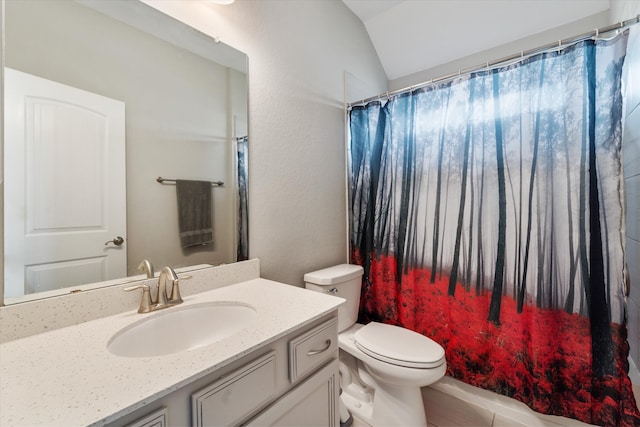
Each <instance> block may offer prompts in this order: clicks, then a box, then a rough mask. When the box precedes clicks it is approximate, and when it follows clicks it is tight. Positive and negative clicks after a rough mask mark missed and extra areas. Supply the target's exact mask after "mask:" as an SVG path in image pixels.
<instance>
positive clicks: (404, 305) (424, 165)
mask: <svg viewBox="0 0 640 427" xmlns="http://www.w3.org/2000/svg"><path fill="white" fill-rule="evenodd" d="M625 49H626V35H621V36H618V37H617V38H616V39H614V40H609V41H604V40H599V41H597V42H595V41H593V40H588V41H583V42H580V43H577V44H575V45H573V46H571V47H568V48H565V49H563V50H562V51H559V52H557V51H556V52H547V53H544V54H540V55H537V56H534V57H531V58H528V59H526V60H523V61H521V62H518V63H515V64H513V65H509V66H505V67H503V68H499V69H495V70H488V71H481V72H476V73H473V74H470V75H466V76H465V75H463V76H461V77H460V78H458V79H456V80H454V81H452V82H448V83H443V84H441V85H437V86H433V87H428V88H423V89H420V90H415V91H413V92H412V93H405V94H402V95H398V96H395V97H392V98H391V99H390V100H389V101H388V102H387V103H386V104H385V105H382V104H381V103H380V102H372V103H370V104H368V105H366V106H358V107H353V108H352V110H351V112H350V118H349V126H350V146H349V151H350V157H349V159H350V164H349V167H350V182H349V185H350V203H351V207H350V208H351V235H350V238H351V247H352V262H355V263H357V264H360V265H363V266H364V268H365V277H364V284H363V285H364V286H363V293H362V303H361V312H360V321H362V322H368V321H372V320H375V321H381V322H385V323H390V324H396V325H401V326H403V327H406V328H409V329H412V330H415V331H418V332H420V333H423V334H425V335H427V336H429V337H431V338H432V339H434V340H435V341H437V342H438V343H440V344H441V345H442V346H443V347H444V348H445V350H446V357H447V363H448V372H447V373H448V375H450V376H453V377H455V378H457V379H460V380H462V381H464V382H467V383H469V384H472V385H475V386H479V387H482V388H485V389H488V390H492V391H495V392H498V393H501V394H504V395H507V396H511V397H513V398H515V399H518V400H520V401H522V402H524V403H526V404H527V405H529V406H530V407H531V408H532V409H534V410H536V411H539V412H541V413H546V414H555V415H561V416H566V417H570V418H574V419H578V420H582V421H584V422H587V423H593V424H598V425H607V426H634V425H635V426H637V425H640V414H639V412H638V409H637V407H636V404H635V402H634V398H633V392H632V389H631V382H630V380H629V377H628V363H627V355H628V352H629V347H628V343H627V339H626V338H627V337H626V326H625V292H626V284H625V259H624V250H623V235H622V233H623V231H622V224H623V223H624V212H623V201H622V194H621V179H622V174H621V159H620V155H621V132H622V127H621V119H622V95H621V88H620V87H621V73H622V65H623V61H624V55H625Z"/></svg>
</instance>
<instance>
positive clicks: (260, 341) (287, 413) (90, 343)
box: [0, 278, 342, 426]
mask: <svg viewBox="0 0 640 427" xmlns="http://www.w3.org/2000/svg"><path fill="white" fill-rule="evenodd" d="M227 303H234V304H242V305H244V306H247V307H251V308H253V309H254V310H255V316H254V317H253V318H252V319H251V320H250V321H249V322H248V323H247V324H246V325H244V326H243V327H242V328H241V329H239V330H238V331H235V332H234V333H232V334H231V335H229V336H227V337H226V338H222V339H221V340H219V341H217V342H214V343H212V344H209V345H203V346H201V347H199V348H195V349H191V350H188V351H179V352H175V353H171V354H164V355H159V356H144V357H123V356H118V355H115V354H113V353H112V352H111V351H110V350H109V349H108V343H109V342H110V341H112V339H113V337H114V336H117V335H118V334H119V333H122V331H123V330H127V329H130V328H132V326H135V325H136V324H138V323H140V321H141V319H143V318H144V317H145V316H147V317H151V316H157V315H162V314H164V313H166V312H169V311H170V310H177V309H183V310H186V309H189V307H190V306H194V305H202V304H227ZM341 303H342V300H341V299H340V298H336V297H332V296H328V295H322V294H319V293H316V292H310V291H306V290H304V289H301V288H297V287H294V286H289V285H284V284H281V283H276V282H272V281H269V280H266V279H261V278H256V279H252V280H247V281H243V282H240V283H236V284H233V285H229V286H224V287H220V288H217V289H214V290H210V291H206V292H202V293H199V294H194V295H190V296H187V297H184V303H183V304H181V305H180V306H177V307H171V308H168V309H166V310H162V311H160V312H155V313H149V314H138V313H137V312H136V311H135V310H133V311H127V312H124V313H119V314H116V315H112V316H108V317H103V318H100V319H96V320H92V321H89V322H85V323H81V324H78V325H73V326H69V327H65V328H61V329H56V330H52V331H50V332H44V333H40V334H37V335H33V336H29V337H25V338H21V339H16V340H12V341H8V342H5V343H3V344H2V345H0V368H1V370H0V386H1V387H0V389H1V390H0V405H1V407H2V410H1V411H0V425H2V426H21V425H22V426H26V425H28V426H39V425H46V426H74V425H77V426H86V425H95V426H101V425H109V426H151V425H153V426H186V425H193V426H206V425H261V426H262V425H296V426H302V425H327V426H334V425H336V426H337V425H339V418H338V406H337V402H338V400H337V399H338V377H337V376H338V367H337V366H338V362H337V360H338V341H337V308H338V306H339V305H340V304H341ZM203 326H205V327H206V326H207V325H203ZM211 327H215V325H212V326H211ZM167 339H171V337H167Z"/></svg>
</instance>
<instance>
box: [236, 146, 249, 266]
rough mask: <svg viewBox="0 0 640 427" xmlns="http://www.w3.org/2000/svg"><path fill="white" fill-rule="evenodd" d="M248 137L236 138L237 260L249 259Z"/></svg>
mask: <svg viewBox="0 0 640 427" xmlns="http://www.w3.org/2000/svg"><path fill="white" fill-rule="evenodd" d="M248 149H249V137H247V136H243V137H240V138H236V154H237V157H236V162H237V163H236V165H237V173H238V247H237V253H236V260H237V261H244V260H247V259H249V209H248V204H249V194H248V186H247V183H248V179H249V176H248V175H249V169H248V168H249V166H248V164H247V161H248V157H249V156H248Z"/></svg>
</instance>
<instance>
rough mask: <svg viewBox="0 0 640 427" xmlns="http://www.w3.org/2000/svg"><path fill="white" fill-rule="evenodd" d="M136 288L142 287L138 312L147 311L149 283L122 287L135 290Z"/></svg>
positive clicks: (149, 297)
mask: <svg viewBox="0 0 640 427" xmlns="http://www.w3.org/2000/svg"><path fill="white" fill-rule="evenodd" d="M136 289H142V299H141V300H140V308H138V313H148V312H150V311H151V292H149V285H136V286H130V287H128V288H124V290H125V291H127V292H130V291H135V290H136Z"/></svg>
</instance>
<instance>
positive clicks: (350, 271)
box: [304, 264, 363, 285]
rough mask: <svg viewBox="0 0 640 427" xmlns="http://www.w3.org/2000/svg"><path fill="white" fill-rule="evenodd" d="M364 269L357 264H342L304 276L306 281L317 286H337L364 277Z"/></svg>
mask: <svg viewBox="0 0 640 427" xmlns="http://www.w3.org/2000/svg"><path fill="white" fill-rule="evenodd" d="M362 272H363V269H362V267H361V266H359V265H355V264H340V265H334V266H333V267H328V268H323V269H322V270H317V271H312V272H311V273H307V274H305V275H304V281H305V282H307V283H313V284H316V285H335V284H338V283H342V282H346V281H347V280H351V279H356V278H358V277H362Z"/></svg>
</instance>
